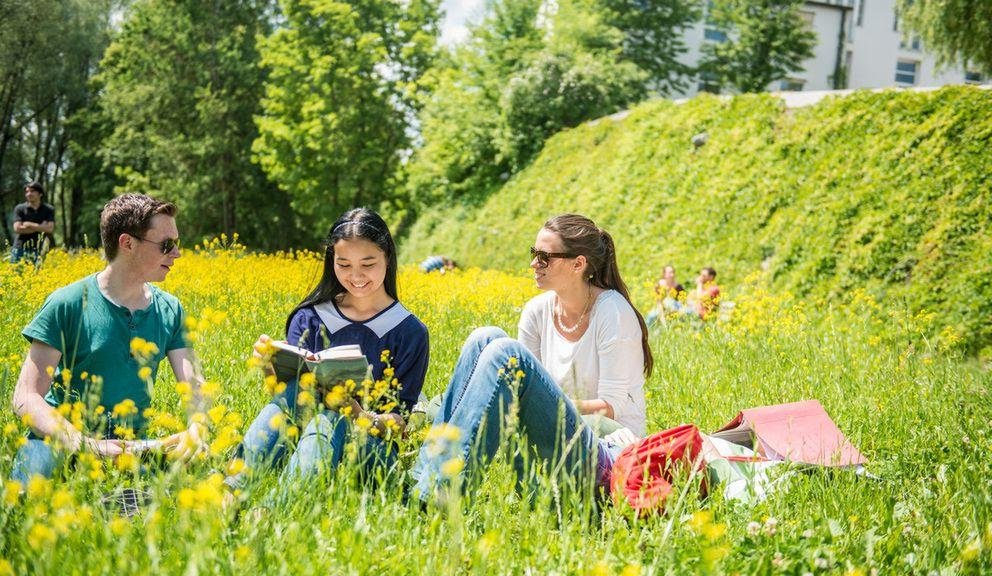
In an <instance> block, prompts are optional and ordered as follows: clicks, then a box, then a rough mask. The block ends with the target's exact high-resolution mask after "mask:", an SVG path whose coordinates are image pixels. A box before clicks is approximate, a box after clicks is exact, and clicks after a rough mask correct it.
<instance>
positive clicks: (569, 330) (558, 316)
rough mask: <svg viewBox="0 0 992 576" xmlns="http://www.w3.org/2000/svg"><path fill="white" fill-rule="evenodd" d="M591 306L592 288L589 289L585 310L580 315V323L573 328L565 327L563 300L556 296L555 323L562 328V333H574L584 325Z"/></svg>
mask: <svg viewBox="0 0 992 576" xmlns="http://www.w3.org/2000/svg"><path fill="white" fill-rule="evenodd" d="M591 306H592V286H590V287H589V298H588V299H586V307H585V310H583V311H582V314H579V319H578V321H577V322H576V323H575V324H574V325H573V326H572V327H571V328H569V327H568V326H565V322H564V321H563V320H562V307H561V300H560V299H559V298H558V297H557V296H555V308H554V317H555V321H557V322H558V328H560V329H561V331H562V332H564V333H565V334H572V333H574V332H575V331H576V330H578V329H579V326H581V325H582V321H583V320H584V319H585V317H586V314H587V313H588V312H589V308H590V307H591Z"/></svg>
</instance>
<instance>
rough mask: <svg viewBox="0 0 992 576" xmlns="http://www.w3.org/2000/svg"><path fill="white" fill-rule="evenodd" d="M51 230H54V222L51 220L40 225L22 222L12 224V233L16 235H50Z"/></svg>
mask: <svg viewBox="0 0 992 576" xmlns="http://www.w3.org/2000/svg"><path fill="white" fill-rule="evenodd" d="M53 230H55V222H52V221H51V220H48V221H46V222H42V223H41V224H38V223H35V222H24V221H18V222H14V232H15V233H17V234H34V233H35V232H43V233H45V234H51V233H52V231H53Z"/></svg>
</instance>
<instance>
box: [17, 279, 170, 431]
mask: <svg viewBox="0 0 992 576" xmlns="http://www.w3.org/2000/svg"><path fill="white" fill-rule="evenodd" d="M149 287H150V289H151V304H150V305H149V306H148V307H147V308H145V309H144V310H137V311H135V312H133V313H132V312H131V311H130V310H128V309H127V308H124V307H122V306H118V305H117V304H114V303H113V302H111V301H110V300H108V299H107V298H106V296H104V295H103V293H102V292H100V288H99V286H98V285H97V280H96V274H93V275H90V276H87V277H86V278H83V279H82V280H79V281H77V282H73V283H72V284H69V285H68V286H65V287H64V288H60V289H58V290H56V291H55V292H53V293H52V294H51V295H50V296H49V297H48V298H47V299H46V300H45V304H44V306H42V307H41V311H39V312H38V314H37V315H36V316H35V317H34V319H32V320H31V322H30V323H29V324H28V325H27V327H25V328H24V331H23V332H22V334H23V335H24V337H25V338H27V339H28V340H29V341H31V342H33V341H35V340H38V341H40V342H44V343H45V344H48V345H49V346H52V347H53V348H55V349H57V350H58V351H59V352H61V353H62V359H61V360H60V361H59V365H58V368H57V369H56V374H55V377H54V381H53V382H52V387H51V389H50V390H49V391H48V394H46V395H45V401H46V402H48V404H50V405H51V406H55V407H57V406H58V405H59V404H62V403H63V402H75V401H77V400H78V401H82V402H83V403H84V404H87V405H88V406H89V409H90V410H95V409H96V406H102V407H103V409H104V414H105V418H108V419H109V418H110V417H111V415H112V414H113V410H114V407H115V406H117V405H118V404H120V403H121V402H122V401H124V400H127V399H130V400H132V401H133V402H134V405H135V408H136V409H137V413H136V414H133V415H131V416H128V417H127V418H126V419H124V420H120V419H118V420H114V421H110V420H105V422H106V423H107V424H108V428H107V430H105V433H106V434H107V435H112V434H113V431H114V426H115V425H120V424H127V425H130V426H131V427H132V428H133V429H134V431H135V433H136V435H137V436H139V437H140V436H141V435H142V434H143V433H144V428H145V419H144V416H143V413H144V411H145V409H146V408H148V407H149V406H151V400H152V398H151V390H150V389H149V386H148V383H147V382H146V381H145V380H143V379H142V378H141V377H140V374H139V373H140V371H141V369H142V367H145V366H147V367H148V368H150V370H151V372H150V374H148V376H149V378H150V381H151V382H154V381H155V377H156V375H157V374H158V366H159V363H160V362H161V361H162V359H163V358H165V355H166V353H167V352H169V351H171V350H176V349H179V348H185V347H186V346H187V344H186V330H185V324H184V320H185V315H184V313H183V309H182V306H181V305H180V304H179V300H178V299H177V298H176V297H175V296H173V295H171V294H169V293H168V292H165V291H164V290H160V289H159V288H157V287H155V286H149ZM135 338H141V339H143V340H145V341H146V342H148V343H150V344H153V345H154V348H155V349H156V350H154V351H152V346H150V345H149V346H144V347H143V350H141V351H137V350H136V353H135V354H132V350H131V343H132V341H133V340H134V339H135ZM142 352H146V353H148V354H147V355H146V356H144V357H142ZM65 368H68V369H69V371H70V372H71V374H72V376H71V379H70V382H69V386H68V389H67V388H66V386H65V383H64V382H63V379H62V376H61V375H62V370H63V369H65ZM84 375H85V376H86V378H85V379H84V378H83V376H84ZM94 376H95V377H97V378H96V379H95V380H94ZM101 379H102V384H101V383H100V380H101ZM94 401H95V405H94V404H93V402H94Z"/></svg>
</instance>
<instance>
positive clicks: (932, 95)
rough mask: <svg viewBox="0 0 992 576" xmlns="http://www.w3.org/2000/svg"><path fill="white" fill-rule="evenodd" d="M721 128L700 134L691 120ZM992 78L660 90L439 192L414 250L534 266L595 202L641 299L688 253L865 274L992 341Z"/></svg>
mask: <svg viewBox="0 0 992 576" xmlns="http://www.w3.org/2000/svg"><path fill="white" fill-rule="evenodd" d="M701 132H706V133H707V134H708V135H709V139H708V142H707V143H706V144H705V145H704V146H702V147H699V148H695V147H694V146H693V145H692V143H691V138H692V136H693V135H695V134H698V133H701ZM990 145H992V91H987V90H981V89H977V88H968V87H951V88H945V89H942V90H939V91H936V92H927V93H918V92H897V91H889V92H883V93H867V92H865V93H855V94H853V95H850V96H845V97H835V98H828V99H825V100H823V101H821V102H820V103H819V104H817V105H815V106H811V107H806V108H798V109H786V108H785V106H784V105H783V103H782V102H781V100H779V99H777V98H775V97H772V96H769V95H747V96H739V97H735V98H732V99H720V98H717V97H711V96H700V97H697V98H694V99H692V100H690V101H689V102H686V103H684V104H674V103H672V102H669V101H654V102H649V103H646V104H643V105H641V106H639V107H637V108H635V109H634V110H632V111H631V113H630V114H629V115H628V116H627V117H626V118H624V119H622V120H612V119H603V120H601V121H598V122H592V123H589V124H586V125H583V126H581V127H579V128H576V129H573V130H569V131H566V132H563V133H561V134H559V135H557V136H555V137H553V138H552V139H551V140H550V141H549V142H548V143H547V144H546V146H545V148H544V150H543V152H542V153H541V154H540V156H539V157H538V158H537V159H536V160H535V161H534V162H533V164H532V165H531V166H530V167H529V168H527V169H526V170H524V171H523V172H521V173H520V174H518V175H517V176H515V177H514V178H513V179H511V180H510V181H509V182H508V183H507V185H506V186H504V187H503V188H502V189H501V190H499V191H498V192H496V193H494V194H492V195H491V196H490V197H489V198H488V199H487V200H486V201H485V202H484V203H482V204H481V205H475V206H469V205H465V206H462V205H457V204H454V205H451V206H448V207H435V208H432V209H431V211H430V212H429V213H426V214H424V215H422V216H421V217H420V218H419V219H418V220H417V222H416V223H415V224H414V225H413V226H412V228H411V229H410V231H409V234H408V236H407V238H406V239H405V242H404V247H403V253H404V256H405V258H406V259H407V260H409V261H413V260H416V259H418V258H421V257H423V256H426V255H428V254H432V253H444V254H448V255H450V256H452V257H454V258H455V259H457V260H459V261H460V263H463V264H465V265H469V266H480V267H494V268H501V269H507V270H523V269H525V267H526V266H527V264H528V260H529V257H528V255H527V248H528V246H530V244H531V243H532V242H533V238H534V235H535V233H536V231H537V229H538V227H539V226H540V225H541V223H542V222H543V221H544V220H545V219H546V218H547V217H548V216H550V215H553V214H555V213H559V212H563V211H576V212H580V213H583V214H586V215H588V216H590V217H592V218H593V219H594V220H596V221H597V223H599V224H600V225H601V226H603V227H605V228H607V229H608V230H610V231H611V232H612V233H613V234H614V237H615V238H616V241H617V245H618V253H619V257H620V261H621V262H620V264H621V270H622V272H623V273H624V275H625V277H626V278H627V281H628V283H629V284H630V285H631V287H632V288H633V290H634V292H635V297H636V298H637V299H639V301H640V302H643V303H645V305H646V303H647V299H648V295H647V289H646V288H645V286H644V285H645V283H646V282H647V281H649V280H650V279H651V278H652V277H654V276H655V275H656V274H657V273H658V271H659V270H660V268H661V266H662V265H663V264H665V263H667V262H672V263H674V264H675V265H676V266H677V268H678V270H679V279H680V280H689V279H690V278H691V277H692V275H693V272H694V271H695V270H697V269H698V268H699V267H701V266H706V265H712V266H714V267H715V268H716V269H717V270H718V272H719V278H718V280H720V283H721V284H722V285H724V286H725V287H726V288H727V292H728V293H729V294H730V295H731V297H732V296H733V294H734V287H735V286H738V285H740V283H742V282H743V280H744V279H745V278H746V277H749V276H750V277H752V278H753V275H755V274H757V275H758V277H759V280H758V281H759V282H762V283H764V284H766V285H767V286H768V287H770V288H772V289H773V290H788V291H790V292H792V293H795V294H799V295H803V296H812V297H824V298H826V299H827V301H838V300H843V299H844V296H845V294H847V293H848V292H849V291H850V290H852V289H854V288H858V287H860V288H864V289H866V290H868V291H869V292H870V293H871V294H872V295H874V296H875V297H876V298H878V299H880V300H881V301H882V302H883V303H884V304H885V305H888V306H891V307H894V308H898V309H899V310H900V311H907V310H909V311H912V312H917V311H919V310H928V311H931V312H936V313H937V314H938V324H939V325H940V326H941V327H943V326H951V327H952V328H953V329H954V330H955V331H957V333H958V334H960V335H961V336H963V341H962V345H963V346H964V347H965V349H966V350H967V352H969V353H973V354H974V353H980V354H981V355H988V354H989V352H990V351H992V236H990V234H989V232H990V223H992V179H990V176H989V175H990V174H992V153H990Z"/></svg>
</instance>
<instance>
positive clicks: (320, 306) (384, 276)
mask: <svg viewBox="0 0 992 576" xmlns="http://www.w3.org/2000/svg"><path fill="white" fill-rule="evenodd" d="M396 269H397V263H396V246H395V244H394V243H393V238H392V236H391V235H390V233H389V229H388V227H387V226H386V223H385V222H384V221H383V219H382V218H381V217H380V216H379V215H378V214H376V213H375V212H373V211H371V210H368V209H365V208H357V209H354V210H350V211H348V212H346V213H345V214H344V215H342V216H341V217H340V218H339V219H338V221H337V222H335V223H334V226H333V227H332V228H331V231H330V233H329V234H328V237H327V241H326V249H325V254H324V266H323V274H322V276H321V279H320V282H319V283H318V284H317V286H316V287H315V288H314V289H313V291H312V292H310V294H309V295H307V297H306V298H304V299H303V302H301V303H300V304H299V305H298V306H296V308H294V309H293V311H292V312H290V314H289V317H288V318H287V320H286V341H287V342H288V343H290V344H292V345H294V346H298V347H299V348H302V349H304V350H305V351H309V352H311V353H315V355H314V356H312V357H311V358H310V359H314V357H315V356H316V353H318V352H320V351H322V350H325V349H328V348H331V347H340V346H347V345H357V346H358V347H360V349H361V351H362V353H363V354H364V355H365V358H366V359H367V360H368V364H369V365H370V366H371V372H372V381H373V382H376V381H386V382H389V381H391V380H393V379H394V380H395V382H397V383H398V384H399V385H400V388H399V391H398V394H396V395H393V398H392V400H391V401H390V398H389V396H390V395H389V394H386V395H383V396H382V398H381V400H380V401H379V402H378V404H377V405H374V406H368V405H366V406H365V407H363V406H362V404H359V403H358V402H357V401H356V400H355V399H354V398H355V395H354V394H352V393H350V392H352V391H348V390H345V391H344V392H345V393H344V394H336V392H341V391H342V389H341V388H337V389H336V391H335V390H324V389H321V387H320V384H319V383H314V382H313V378H310V379H309V381H308V380H307V377H308V376H309V375H308V374H303V375H302V376H301V377H299V378H288V379H287V381H286V382H285V385H286V386H285V389H284V390H282V391H281V392H278V393H277V394H275V396H273V398H272V401H271V402H269V403H268V404H266V405H265V406H264V407H263V408H262V410H261V412H259V414H258V416H257V417H256V418H255V419H254V421H253V422H252V423H251V425H250V426H249V427H248V430H247V432H246V433H245V436H244V440H243V441H242V445H241V453H242V456H243V458H244V461H245V463H246V465H247V466H248V469H249V470H252V469H258V468H259V467H264V466H265V465H267V464H272V463H274V462H278V461H281V460H282V459H283V457H284V456H285V445H284V439H285V426H284V423H285V420H286V416H289V417H290V418H294V417H296V416H297V414H298V412H300V411H301V410H302V409H303V408H304V407H312V406H313V405H314V404H316V414H315V415H314V417H313V419H312V420H310V422H309V423H308V424H307V426H306V428H305V430H304V431H303V434H302V436H300V440H299V444H298V445H297V448H296V451H295V452H294V453H293V454H292V456H291V457H290V458H289V463H288V465H287V468H286V470H285V472H284V473H287V474H294V475H310V474H314V473H318V472H320V471H326V470H331V469H333V468H335V467H336V466H338V464H340V462H341V460H342V455H343V454H344V448H345V445H346V443H347V441H348V438H349V436H351V433H352V432H353V431H354V429H355V427H356V425H357V426H360V427H361V428H362V429H363V431H364V433H363V435H364V436H365V437H366V441H364V442H362V443H360V447H359V450H358V458H359V465H360V471H362V472H370V471H371V470H373V469H375V468H377V467H379V466H387V467H388V466H391V465H392V463H393V462H394V461H395V459H396V454H395V450H394V449H393V447H392V445H391V443H390V442H388V441H387V440H385V439H384V438H385V437H388V436H389V435H390V434H392V433H400V432H402V430H403V428H404V426H405V424H406V423H405V421H404V417H403V415H404V414H409V412H410V410H411V408H413V405H414V404H415V403H416V402H417V399H418V397H419V396H420V390H421V388H422V387H423V384H424V375H425V374H426V372H427V364H428V351H429V349H428V336H427V327H426V326H424V324H423V322H421V321H420V320H419V319H418V318H417V317H416V316H414V315H413V314H412V313H410V311H408V310H407V309H406V308H405V307H404V306H403V305H402V304H401V303H400V302H399V298H398V296H397V291H396ZM272 344H273V343H272V342H271V341H270V339H269V337H268V336H266V335H264V334H263V335H262V336H260V337H259V339H258V341H257V342H256V343H255V346H254V354H255V356H256V357H257V358H259V359H260V360H261V361H263V363H267V362H268V360H269V359H270V358H271V354H272V352H273V346H272ZM325 355H326V354H325ZM268 372H269V374H272V371H271V368H268ZM390 376H392V378H390ZM272 379H273V378H270V380H272ZM339 385H340V383H337V384H336V386H339ZM277 386H278V385H277ZM315 386H316V388H315ZM277 390H278V387H277ZM328 392H331V394H328ZM335 395H336V396H337V398H338V400H337V401H334V400H332V399H331V397H334V396H335ZM325 399H327V400H326V401H325ZM366 404H368V402H367V401H366ZM225 482H226V483H227V485H228V486H229V487H231V488H237V487H240V486H241V485H242V484H243V474H238V475H235V476H230V477H228V478H227V480H225Z"/></svg>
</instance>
